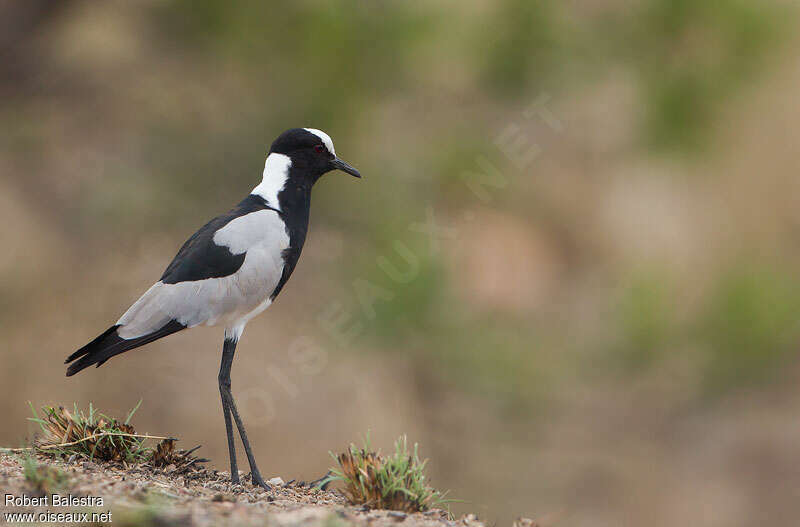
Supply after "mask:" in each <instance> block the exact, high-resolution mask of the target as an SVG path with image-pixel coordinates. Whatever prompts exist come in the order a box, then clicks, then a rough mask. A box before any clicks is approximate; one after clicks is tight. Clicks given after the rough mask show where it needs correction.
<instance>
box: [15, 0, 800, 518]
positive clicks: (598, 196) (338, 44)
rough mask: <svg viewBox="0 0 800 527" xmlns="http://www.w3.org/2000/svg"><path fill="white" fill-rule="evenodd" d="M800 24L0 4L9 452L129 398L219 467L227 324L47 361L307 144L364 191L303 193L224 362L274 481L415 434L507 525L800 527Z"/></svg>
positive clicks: (728, 12) (362, 8)
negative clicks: (287, 261) (286, 254)
mask: <svg viewBox="0 0 800 527" xmlns="http://www.w3.org/2000/svg"><path fill="white" fill-rule="evenodd" d="M796 8H797V6H796V3H795V2H791V1H788V0H787V1H777V0H764V1H757V0H720V1H716V2H695V1H690V0H674V1H669V0H625V1H622V0H574V1H570V2H556V1H554V0H552V1H535V0H533V1H525V0H501V1H494V2H489V1H486V0H467V1H463V2H452V1H449V2H448V1H443V2H420V1H416V0H411V1H394V0H381V1H372V2H363V1H361V2H359V1H354V0H349V1H341V2H330V3H328V2H318V1H311V0H302V1H296V2H270V3H267V2H259V1H255V0H251V1H236V2H213V1H209V0H179V1H169V0H148V1H140V2H125V1H122V0H116V1H106V2H86V1H74V0H72V1H70V0H57V1H53V0H29V1H27V2H4V3H2V4H0V14H2V16H1V17H0V27H2V31H0V96H2V98H1V99H0V233H2V239H3V248H4V250H3V251H2V253H0V330H2V338H0V345H2V350H0V352H1V353H2V361H3V367H2V369H0V405H1V406H0V408H1V409H2V412H3V415H4V419H3V426H2V428H0V444H3V445H9V446H14V444H18V443H21V442H22V441H23V440H24V438H25V437H26V436H27V435H28V434H30V433H31V432H32V431H33V429H32V428H31V427H30V426H28V425H27V424H26V421H25V417H26V416H27V412H28V410H27V406H26V401H28V400H31V401H33V402H34V403H35V404H40V403H70V402H71V401H73V400H76V401H78V402H79V403H81V404H87V403H88V401H93V402H94V404H95V405H96V406H99V407H101V408H103V409H105V410H107V411H109V412H111V413H117V414H122V413H123V412H124V411H125V410H126V409H129V408H130V407H132V406H133V405H135V404H136V402H137V401H138V400H139V399H140V398H143V399H144V402H143V405H142V408H141V410H140V411H139V412H138V414H137V419H138V429H139V430H142V431H149V432H151V433H164V434H173V435H177V436H179V437H181V438H182V442H183V443H184V445H185V446H189V445H194V444H198V443H202V444H203V445H204V448H203V450H204V451H205V454H206V455H207V456H208V457H211V458H212V459H213V460H214V466H215V467H216V468H219V469H226V465H227V461H226V460H227V451H226V446H225V440H224V426H223V420H222V417H221V412H220V403H219V395H218V391H217V388H216V380H215V379H216V372H217V368H218V361H219V354H220V346H221V341H222V336H221V332H220V331H219V330H217V329H198V330H194V331H192V332H187V333H185V334H180V335H176V336H173V337H170V338H168V339H165V340H163V341H159V342H158V343H155V344H152V345H150V346H148V347H147V348H145V349H142V350H139V351H135V352H131V353H129V354H125V355H124V356H121V357H119V358H116V359H114V360H113V361H111V362H110V363H108V364H107V365H106V366H104V367H103V368H102V369H99V370H89V371H87V372H86V373H83V374H81V375H80V376H78V377H75V378H71V379H66V378H64V376H63V375H64V367H63V365H62V362H63V359H64V357H65V356H66V355H67V354H69V353H71V352H72V351H74V349H76V348H78V347H80V346H81V345H83V344H84V343H85V342H87V341H88V340H89V339H91V338H93V337H95V336H96V334H98V333H99V332H100V331H102V330H103V329H105V328H106V327H107V326H108V325H109V324H111V323H113V322H114V321H115V320H116V319H117V318H118V316H119V315H120V314H121V313H122V312H123V311H124V310H125V309H126V308H127V306H128V305H129V304H130V303H131V302H132V301H133V300H135V299H136V298H137V297H138V295H139V294H141V292H143V291H144V290H145V289H146V288H147V287H148V286H149V285H150V284H151V283H152V282H153V281H154V280H156V279H157V278H158V276H160V273H161V272H162V271H163V269H164V268H165V266H166V265H167V263H168V262H169V260H170V258H171V257H172V255H173V254H174V253H175V251H176V250H177V248H178V247H179V246H180V245H181V243H182V242H183V241H184V239H185V238H186V237H188V236H189V235H190V234H191V233H192V232H193V231H194V229H196V228H197V227H198V226H200V225H201V224H202V223H203V222H205V221H206V220H207V219H209V218H210V217H212V216H213V215H215V214H218V213H221V212H224V211H225V210H227V209H228V208H229V207H230V206H232V205H233V204H234V203H236V202H237V201H238V200H239V199H241V198H242V197H243V196H244V195H245V194H246V193H247V192H249V190H250V189H251V188H252V187H254V186H255V185H256V184H257V183H258V182H259V180H260V177H261V170H262V166H263V161H264V157H265V154H266V151H267V149H268V147H269V144H270V142H271V141H272V140H273V139H274V137H276V136H277V134H279V133H280V132H281V131H283V130H284V129H286V128H290V127H297V126H309V127H315V128H320V129H323V130H325V131H326V132H328V133H329V134H330V135H331V136H332V137H333V138H334V140H335V143H336V148H337V152H338V153H339V154H340V155H341V156H342V158H344V159H346V160H348V161H349V162H351V163H352V164H354V165H355V166H357V167H358V168H359V169H360V170H361V171H362V173H363V174H365V175H366V179H365V180H363V181H356V180H352V179H351V178H348V177H347V176H344V175H341V174H335V173H334V174H331V175H329V176H326V177H325V178H324V179H323V180H322V181H321V182H320V184H319V185H317V188H316V189H315V193H314V206H313V207H312V209H313V210H312V222H311V231H310V235H309V238H308V240H307V243H306V247H305V250H304V255H303V258H302V259H301V261H300V264H299V265H298V268H297V270H296V271H295V274H294V277H293V279H292V280H291V281H290V282H289V284H288V286H287V287H286V288H285V289H284V292H283V293H282V294H281V297H280V300H279V301H278V302H277V303H276V305H275V306H273V307H272V308H271V309H270V310H268V312H267V313H266V314H265V315H264V316H262V317H260V318H258V319H256V320H255V321H254V322H253V323H251V324H250V326H249V327H248V328H247V331H246V332H245V335H244V337H243V340H242V344H241V346H240V348H239V349H240V352H239V354H238V357H237V361H236V363H235V365H234V369H233V385H234V393H235V394H236V396H237V400H238V401H239V404H240V409H241V410H242V413H243V414H244V418H245V422H246V423H248V432H249V433H250V436H251V440H252V441H253V443H254V445H255V447H256V453H257V455H258V458H259V462H260V465H261V467H262V472H264V473H265V475H266V476H269V477H272V476H275V475H280V476H282V477H283V478H284V479H286V480H288V479H294V478H297V479H310V478H313V477H317V476H319V475H321V474H322V473H323V472H324V471H325V470H326V469H327V467H328V466H329V465H330V462H331V461H330V458H329V457H328V451H329V450H334V451H339V450H341V449H342V448H344V446H345V445H346V444H347V443H348V442H350V441H353V440H358V439H359V438H360V437H362V436H363V435H364V434H365V433H366V432H367V430H369V431H370V433H371V436H372V441H373V443H374V444H376V445H378V446H381V447H383V448H384V449H386V448H388V447H390V445H391V442H392V440H393V439H394V438H396V437H397V436H398V435H400V434H401V433H405V432H407V433H408V434H409V438H410V439H411V440H412V441H419V442H420V444H421V453H422V455H424V456H425V457H429V458H431V462H430V465H429V467H430V470H431V475H432V479H433V483H434V484H435V485H436V486H438V487H440V488H443V489H451V495H452V496H453V497H455V498H460V499H463V500H465V503H457V504H455V505H454V507H453V508H454V510H455V511H456V512H463V511H472V512H476V513H477V514H478V515H479V516H480V517H481V518H482V519H487V520H489V521H490V522H496V524H497V525H510V522H511V521H512V519H513V518H514V517H516V516H519V515H526V516H530V517H534V518H537V517H538V518H542V519H543V525H559V526H587V527H589V526H591V527H597V526H616V525H648V526H649V527H658V526H664V527H667V526H670V527H671V526H674V525H693V526H699V527H704V526H725V527H730V526H739V525H741V526H745V525H748V526H749V525H756V524H762V523H769V524H770V525H787V524H790V523H792V522H793V521H796V520H797V518H798V517H800V505H798V504H799V503H800V490H798V489H800V463H798V459H800V446H798V445H800V420H798V417H797V416H798V415H800V383H798V382H797V381H798V378H800V362H798V354H797V349H798V344H800V267H798V263H800V178H798V176H797V152H798V144H797V143H798V138H800V106H798V104H797V93H798V89H799V88H800V61H798V52H800V42H798V40H797V37H796V35H797V34H798V18H797V16H796V15H797V9H796ZM432 225H434V226H435V229H433V230H432V229H431V226H432ZM275 343H277V344H275Z"/></svg>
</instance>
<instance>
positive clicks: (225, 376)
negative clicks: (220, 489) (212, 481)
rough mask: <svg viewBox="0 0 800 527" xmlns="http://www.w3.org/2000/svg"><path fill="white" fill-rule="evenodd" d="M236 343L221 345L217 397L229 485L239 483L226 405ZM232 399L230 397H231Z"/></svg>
mask: <svg viewBox="0 0 800 527" xmlns="http://www.w3.org/2000/svg"><path fill="white" fill-rule="evenodd" d="M235 350H236V342H234V341H231V340H228V339H227V338H226V339H225V343H224V344H223V345H222V363H221V364H220V365H219V375H218V377H217V380H218V381H219V395H220V399H222V414H223V416H224V417H225V433H226V434H227V436H228V457H229V459H230V461H231V483H239V468H238V466H237V465H236V445H235V444H234V437H233V423H231V409H230V405H229V404H228V396H227V394H230V393H231V364H232V363H233V352H234V351H235ZM231 398H232V396H231Z"/></svg>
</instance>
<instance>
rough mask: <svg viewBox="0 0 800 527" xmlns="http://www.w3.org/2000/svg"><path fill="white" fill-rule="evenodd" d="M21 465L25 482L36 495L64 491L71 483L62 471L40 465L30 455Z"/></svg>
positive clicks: (23, 459)
mask: <svg viewBox="0 0 800 527" xmlns="http://www.w3.org/2000/svg"><path fill="white" fill-rule="evenodd" d="M20 464H21V465H22V469H23V475H24V476H25V481H26V482H27V483H28V485H29V486H30V488H31V490H32V491H33V492H35V493H36V494H39V495H44V494H49V493H51V492H54V491H57V490H61V489H64V488H65V487H66V485H67V483H68V482H69V477H68V476H67V475H66V474H65V473H64V472H63V471H62V470H60V469H58V468H56V467H53V466H49V465H40V464H39V463H38V462H37V461H36V458H34V457H33V456H32V455H30V454H29V455H28V456H26V457H25V458H22V459H21V460H20Z"/></svg>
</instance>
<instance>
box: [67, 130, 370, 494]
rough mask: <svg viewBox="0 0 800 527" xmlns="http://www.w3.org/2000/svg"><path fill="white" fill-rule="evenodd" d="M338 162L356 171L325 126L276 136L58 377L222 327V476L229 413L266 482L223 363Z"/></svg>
mask: <svg viewBox="0 0 800 527" xmlns="http://www.w3.org/2000/svg"><path fill="white" fill-rule="evenodd" d="M337 169H338V170H342V171H344V172H347V173H348V174H351V175H353V176H356V177H361V175H360V174H359V172H358V170H356V169H355V168H353V167H352V166H350V165H348V164H347V163H345V162H344V161H342V160H341V159H339V158H338V157H336V152H335V150H334V149H333V141H331V138H330V137H329V136H328V135H327V134H326V133H324V132H322V131H320V130H316V129H313V128H294V129H291V130H287V131H286V132H284V133H282V134H281V135H280V136H279V137H278V138H277V139H276V140H275V142H273V143H272V146H271V147H270V150H269V154H268V156H267V161H266V163H265V164H264V176H263V180H262V181H261V183H260V184H259V185H258V186H257V187H256V188H254V189H253V191H252V192H251V193H250V195H249V196H247V197H246V198H245V199H244V200H242V201H241V202H240V203H239V204H238V205H236V207H234V208H233V209H231V210H230V211H229V212H226V213H225V214H222V215H221V216H217V217H216V218H214V219H213V220H211V221H210V222H208V223H206V224H205V225H204V226H203V227H202V228H201V229H200V230H199V231H197V232H196V233H194V235H192V237H191V238H189V239H188V240H187V241H186V243H184V244H183V247H181V249H180V250H179V251H178V254H177V256H175V258H174V259H173V260H172V263H170V264H169V266H168V267H167V269H166V271H164V274H163V275H162V276H161V279H160V280H159V281H158V282H156V283H155V284H154V285H153V286H152V287H151V288H150V289H148V290H147V292H146V293H145V294H144V295H142V297H141V298H139V300H137V301H136V302H135V303H134V304H133V305H132V306H131V307H130V308H129V309H128V310H127V311H126V312H125V314H124V315H122V318H120V319H119V320H118V321H117V323H116V324H114V325H113V326H111V327H110V328H108V330H106V331H105V332H104V333H103V334H102V335H100V336H99V337H97V338H96V339H94V340H93V341H91V342H90V343H89V344H87V345H86V346H84V347H82V348H81V349H79V350H78V351H76V352H75V353H73V354H72V355H70V356H69V357H67V360H66V361H65V363H72V364H70V365H69V367H68V368H67V376H70V375H74V374H76V373H78V372H79V371H81V370H83V369H84V368H87V367H89V366H91V365H93V364H96V365H97V366H98V367H99V366H101V365H102V364H103V363H104V362H106V361H107V360H108V359H110V358H111V357H113V356H114V355H119V354H120V353H123V352H125V351H128V350H131V349H134V348H138V347H139V346H143V345H144V344H147V343H149V342H153V341H154V340H157V339H160V338H162V337H166V336H167V335H170V334H172V333H176V332H178V331H181V330H184V329H187V328H192V327H195V326H199V325H202V324H205V325H220V326H223V327H224V328H225V341H224V344H223V346H222V363H221V365H220V368H219V377H218V381H219V392H220V396H221V397H222V413H223V416H224V417H225V429H226V432H227V435H228V452H229V454H230V461H231V480H232V482H233V483H238V482H239V472H238V470H237V466H236V450H235V447H234V437H233V427H232V425H231V416H233V420H234V421H235V423H236V427H237V428H238V429H239V435H240V436H241V438H242V444H243V445H244V450H245V453H246V454H247V460H248V462H249V463H250V473H251V476H252V480H253V483H254V484H257V485H260V486H262V487H264V488H269V486H268V485H267V483H265V482H264V479H263V478H262V477H261V473H260V472H259V471H258V466H256V461H255V458H254V457H253V452H252V449H251V448H250V443H249V442H248V440H247V434H246V433H245V430H244V424H243V423H242V419H241V417H240V416H239V412H238V411H237V410H236V404H235V403H234V400H233V394H232V393H231V377H230V373H231V363H232V362H233V355H234V352H235V351H236V343H237V342H238V341H239V337H241V335H242V331H244V327H245V325H246V324H247V323H248V322H249V321H250V320H251V319H252V318H253V317H255V316H256V315H258V314H259V313H261V312H262V311H264V310H265V309H266V308H267V307H269V305H270V304H272V302H273V301H274V300H275V297H277V296H278V293H280V291H281V289H282V288H283V286H284V285H285V284H286V281H287V280H288V279H289V276H291V274H292V271H293V270H294V268H295V265H296V264H297V260H298V258H299V257H300V251H301V250H302V249H303V243H304V242H305V239H306V231H307V230H308V216H309V207H310V204H311V187H312V186H314V183H316V182H317V180H318V179H319V178H320V177H321V176H322V175H323V174H325V173H326V172H329V171H331V170H337ZM73 361H75V362H73Z"/></svg>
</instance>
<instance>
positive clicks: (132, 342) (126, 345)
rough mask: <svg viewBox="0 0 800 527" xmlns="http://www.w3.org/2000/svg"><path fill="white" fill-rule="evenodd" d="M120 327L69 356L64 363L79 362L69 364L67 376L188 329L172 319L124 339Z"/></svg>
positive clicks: (113, 328)
mask: <svg viewBox="0 0 800 527" xmlns="http://www.w3.org/2000/svg"><path fill="white" fill-rule="evenodd" d="M118 327H119V326H111V327H110V328H108V329H107V330H106V331H105V332H104V333H103V334H102V335H100V336H99V337H97V338H96V339H94V340H93V341H91V342H90V343H89V344H87V345H85V346H84V347H82V348H81V349H79V350H78V351H76V352H75V353H73V354H72V355H70V356H69V357H67V360H65V361H64V364H69V363H70V362H72V361H74V360H75V359H79V360H78V362H75V363H74V364H70V365H69V368H67V377H69V376H71V375H75V374H76V373H78V372H79V371H81V370H82V369H84V368H88V367H89V366H91V365H93V364H97V367H98V368H99V367H100V366H102V365H103V363H104V362H105V361H107V360H108V359H110V358H111V357H113V356H114V355H119V354H120V353H123V352H126V351H128V350H132V349H133V348H138V347H139V346H144V345H145V344H147V343H149V342H153V341H154V340H158V339H160V338H161V337H166V336H167V335H172V334H173V333H176V332H178V331H180V330H182V329H186V326H184V325H183V324H181V323H180V322H177V321H175V320H171V321H170V322H169V323H168V324H167V325H165V326H164V327H162V328H161V329H159V330H157V331H154V332H152V333H149V334H147V335H143V336H141V337H137V338H135V339H124V338H122V337H120V336H119V334H118V333H117V328H118Z"/></svg>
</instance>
